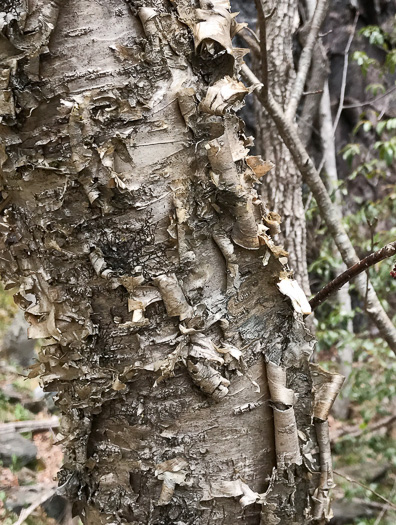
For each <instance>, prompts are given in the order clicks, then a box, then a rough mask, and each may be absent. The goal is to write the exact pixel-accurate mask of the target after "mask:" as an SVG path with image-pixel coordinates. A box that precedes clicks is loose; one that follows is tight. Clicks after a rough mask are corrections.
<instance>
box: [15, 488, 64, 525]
mask: <svg viewBox="0 0 396 525" xmlns="http://www.w3.org/2000/svg"><path fill="white" fill-rule="evenodd" d="M56 489H57V486H56V485H55V486H54V487H51V488H50V489H49V490H47V491H45V492H44V493H43V494H42V495H41V496H40V497H39V498H38V499H37V500H36V501H34V502H33V503H32V504H31V505H29V507H27V508H26V509H22V510H21V513H20V515H19V518H18V519H17V521H15V522H14V523H13V525H22V523H23V522H24V521H26V519H27V518H28V517H29V516H30V515H31V513H32V512H33V511H35V510H36V509H37V507H39V506H40V505H42V504H43V503H45V502H46V501H47V500H49V499H50V497H51V496H53V495H54V494H55V492H56Z"/></svg>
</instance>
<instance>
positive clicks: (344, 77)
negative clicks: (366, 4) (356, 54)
mask: <svg viewBox="0 0 396 525" xmlns="http://www.w3.org/2000/svg"><path fill="white" fill-rule="evenodd" d="M358 19H359V11H356V14H355V19H354V21H353V25H352V31H351V34H350V35H349V38H348V42H347V45H346V47H345V51H344V68H343V70H342V81H341V92H340V103H339V105H338V110H337V114H336V117H335V119H334V124H333V135H334V134H335V132H336V129H337V126H338V123H339V121H340V117H341V113H342V110H343V109H344V100H345V90H346V81H347V76H348V62H349V50H350V49H351V45H352V41H353V38H354V36H355V31H356V25H357V22H358Z"/></svg>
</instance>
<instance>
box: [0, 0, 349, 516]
mask: <svg viewBox="0 0 396 525" xmlns="http://www.w3.org/2000/svg"><path fill="white" fill-rule="evenodd" d="M3 9H5V12H4V13H1V14H2V16H3V18H1V19H2V20H4V26H3V29H2V36H1V37H2V40H1V42H2V49H1V68H2V69H1V77H0V78H1V86H0V87H1V89H2V91H1V98H0V100H1V103H0V114H1V117H2V122H1V136H2V145H1V149H0V167H1V175H2V185H3V187H2V192H3V193H2V195H3V199H4V200H3V206H2V217H1V223H0V227H1V230H0V231H1V242H2V247H1V248H2V250H1V251H2V254H1V263H0V264H1V275H2V278H3V280H4V281H5V282H6V283H7V286H8V287H14V286H18V287H19V291H18V293H16V295H15V298H16V301H17V302H18V303H19V304H20V306H21V307H22V308H23V309H24V310H25V312H26V313H25V315H26V318H27V319H28V321H29V323H30V324H31V326H30V328H29V335H30V337H31V338H40V339H41V340H42V342H43V344H42V348H41V351H40V362H39V363H37V365H35V366H34V367H33V368H32V370H31V372H30V375H39V376H40V377H41V379H42V380H43V381H44V383H45V385H46V387H47V388H48V389H50V390H54V389H55V390H57V392H58V406H59V407H60V409H61V411H62V430H61V436H62V440H63V443H64V447H65V463H64V466H63V469H62V471H61V473H60V475H59V479H60V485H61V490H62V492H63V493H65V494H67V495H68V496H69V497H70V498H71V499H72V500H73V502H74V510H75V512H77V513H79V514H80V515H81V516H82V519H83V521H84V523H86V524H94V523H95V525H99V524H102V523H103V524H104V523H117V524H118V523H132V524H135V525H144V524H157V525H159V524H170V523H178V524H198V523H199V524H208V525H212V524H213V525H214V524H216V525H217V524H221V523H223V524H229V523H242V524H243V523H245V524H259V523H261V524H264V523H265V524H274V525H275V524H279V523H293V524H306V523H311V522H315V523H322V522H323V521H324V520H325V518H326V517H328V516H329V508H328V494H329V489H330V488H331V486H332V484H333V482H332V469H331V458H330V453H329V439H328V428H327V415H328V412H329V410H330V407H331V405H332V403H333V401H334V399H335V397H336V395H337V392H338V391H339V389H340V387H341V384H342V377H341V376H339V375H335V374H329V373H328V372H325V371H324V370H322V369H320V367H318V366H317V365H309V357H310V355H311V352H312V347H313V341H312V338H311V337H310V336H309V335H308V334H307V332H306V331H305V328H304V325H303V319H302V314H303V313H308V312H307V305H306V299H305V297H304V295H303V294H302V293H301V290H300V291H299V289H298V286H296V283H295V281H294V280H293V279H291V278H290V274H289V272H288V270H287V269H286V266H285V265H286V264H287V259H286V257H285V254H284V251H283V249H282V248H281V247H279V246H276V245H275V243H274V242H273V240H272V238H271V234H272V233H273V232H276V231H277V230H278V227H279V224H278V220H277V216H276V215H275V214H271V213H270V212H269V210H268V209H267V207H266V204H265V203H263V202H262V201H261V200H260V199H259V197H258V195H257V192H256V189H255V188H256V184H257V182H258V180H259V178H260V177H261V176H263V175H264V174H265V173H266V172H267V171H268V169H269V166H268V164H267V163H265V162H264V161H262V160H261V159H260V158H259V157H252V156H249V154H248V149H247V147H248V145H249V140H248V139H247V138H246V137H245V136H244V135H243V126H242V123H241V121H240V120H239V119H238V118H237V117H236V115H235V110H236V109H237V108H238V106H239V105H240V104H241V101H242V99H243V97H244V96H245V94H246V93H247V92H248V90H247V89H246V88H245V87H244V86H243V84H241V83H240V82H238V80H237V74H238V71H239V68H240V65H241V64H242V56H243V52H242V51H241V50H239V49H235V48H233V47H232V44H231V38H232V36H233V34H235V32H236V31H238V29H239V26H238V24H237V23H236V21H235V17H234V16H233V15H232V14H231V13H230V11H229V9H228V6H227V2H224V1H223V0H218V1H214V0H212V1H211V2H206V1H205V0H202V1H201V2H200V6H199V8H197V6H196V5H195V3H192V2H190V1H189V0H177V1H176V0H175V1H173V2H172V4H170V3H169V2H167V1H165V0H160V1H158V0H157V1H151V2H150V1H149V0H147V1H138V0H136V1H130V2H128V3H126V2H124V1H121V0H106V1H104V0H103V1H102V0H97V1H96V2H91V1H89V0H67V1H51V2H47V1H45V0H37V1H36V2H34V3H32V4H29V5H28V6H27V4H25V2H23V1H22V0H21V1H20V2H18V1H9V2H7V3H6V6H5V7H3ZM285 151H286V150H285ZM293 180H294V179H293ZM285 183H286V179H285ZM291 186H292V188H293V190H292V193H293V192H294V182H293V181H292V183H291ZM293 195H294V193H293ZM286 198H287V199H289V195H288V193H287V192H286V193H285V199H286ZM293 198H294V197H293ZM292 201H293V200H291V201H289V200H287V202H286V201H285V202H286V203H285V206H286V209H288V208H287V206H288V205H289V204H288V203H291V202H292ZM290 205H291V204H290ZM293 213H294V211H293ZM293 216H294V215H293ZM292 226H293V225H292V224H290V225H289V227H290V228H292ZM298 253H300V252H298ZM304 261H305V258H304ZM281 292H282V293H281ZM32 296H33V297H34V299H32ZM287 296H288V297H290V299H291V300H292V302H291V303H290V301H289V299H288V298H287ZM292 305H293V307H292Z"/></svg>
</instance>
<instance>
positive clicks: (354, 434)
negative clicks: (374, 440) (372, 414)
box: [330, 414, 396, 443]
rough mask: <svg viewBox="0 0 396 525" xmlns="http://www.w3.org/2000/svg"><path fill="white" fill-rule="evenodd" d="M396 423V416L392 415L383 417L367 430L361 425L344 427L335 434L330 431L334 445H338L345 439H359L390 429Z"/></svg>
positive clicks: (368, 426)
mask: <svg viewBox="0 0 396 525" xmlns="http://www.w3.org/2000/svg"><path fill="white" fill-rule="evenodd" d="M394 421H396V414H391V415H390V416H386V417H383V418H381V419H379V420H378V421H375V422H374V423H370V424H369V425H367V427H365V428H361V425H353V426H349V425H343V427H342V428H340V429H339V430H336V431H334V432H331V431H330V440H331V442H332V443H338V442H339V441H340V440H341V439H343V438H344V437H348V438H358V437H360V436H363V435H366V434H371V433H372V432H375V431H376V430H379V429H380V428H383V427H389V426H390V425H392V423H394Z"/></svg>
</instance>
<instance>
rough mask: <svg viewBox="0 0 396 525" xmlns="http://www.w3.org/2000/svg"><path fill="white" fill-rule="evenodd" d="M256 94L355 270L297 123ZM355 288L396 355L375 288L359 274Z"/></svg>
mask: <svg viewBox="0 0 396 525" xmlns="http://www.w3.org/2000/svg"><path fill="white" fill-rule="evenodd" d="M241 73H242V75H243V76H244V78H245V79H246V80H247V81H248V82H249V84H251V85H253V84H257V83H258V82H259V80H258V79H257V77H256V76H255V75H254V74H253V73H252V71H251V70H250V69H249V68H248V67H247V66H246V65H244V66H242V70H241ZM254 93H255V95H256V97H257V98H258V100H259V101H260V102H261V103H262V104H263V106H264V107H265V109H266V110H267V112H268V113H269V115H270V116H271V118H272V119H273V120H274V122H275V124H276V127H277V130H278V132H279V134H280V136H281V137H282V140H283V142H284V143H285V145H286V147H287V148H288V149H289V151H290V153H291V154H292V157H293V159H294V162H295V163H296V166H297V168H298V170H299V171H300V173H301V175H302V177H303V179H304V181H305V183H306V184H307V185H308V186H309V188H310V190H311V191H312V194H313V196H314V198H315V200H316V202H317V204H318V207H319V211H320V214H321V216H322V218H323V220H324V222H325V224H326V226H327V228H328V230H329V233H330V235H331V236H332V237H333V239H334V241H335V243H336V245H337V248H338V250H339V252H340V254H341V257H342V259H343V261H344V262H345V264H346V265H347V266H353V265H354V264H356V263H358V262H359V261H360V259H359V258H358V256H357V254H356V252H355V248H354V247H353V245H352V243H351V240H350V239H349V237H348V235H347V233H346V231H345V229H344V226H343V225H342V222H341V219H340V217H339V214H338V213H337V211H336V209H335V207H334V204H333V203H332V201H331V199H330V196H329V194H328V192H327V189H326V186H325V185H324V183H323V181H322V180H321V178H320V176H319V174H318V172H317V170H316V169H315V166H314V164H313V162H312V160H311V158H310V157H309V155H308V153H307V151H306V149H305V147H304V145H303V143H302V142H301V139H300V137H299V135H298V131H297V128H296V126H295V125H294V123H292V122H290V121H289V120H287V119H286V117H285V115H284V113H283V111H282V109H281V107H280V106H279V104H278V103H277V102H276V101H275V100H274V98H273V96H272V94H271V93H270V92H268V94H264V92H263V89H257V90H255V92H254ZM367 284H368V287H367ZM356 288H357V290H358V292H359V294H360V296H361V297H363V298H365V297H366V292H367V308H366V311H367V314H368V315H369V317H370V319H371V320H372V322H373V323H374V324H375V326H377V328H378V330H379V332H380V334H381V336H382V337H383V338H384V339H385V341H386V342H387V343H388V345H389V347H390V348H391V349H392V350H393V351H394V352H395V354H396V328H395V327H394V326H393V323H392V321H391V320H390V319H389V317H388V315H387V314H386V312H385V310H384V309H383V307H382V305H381V303H380V301H379V299H378V297H377V294H376V293H375V290H374V288H373V287H372V285H371V283H370V282H369V281H368V279H367V276H366V275H365V274H359V275H358V276H357V277H356ZM366 288H367V290H366Z"/></svg>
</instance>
